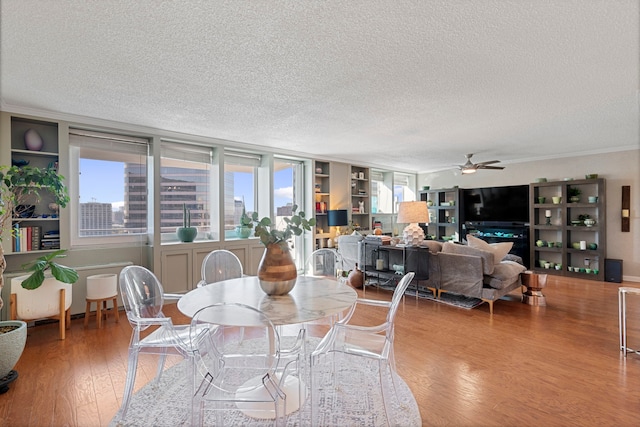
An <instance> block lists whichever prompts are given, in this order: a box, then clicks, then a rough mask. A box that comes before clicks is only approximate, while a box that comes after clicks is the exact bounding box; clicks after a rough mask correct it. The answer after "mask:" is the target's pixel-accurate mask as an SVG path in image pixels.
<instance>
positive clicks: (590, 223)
mask: <svg viewBox="0 0 640 427" xmlns="http://www.w3.org/2000/svg"><path fill="white" fill-rule="evenodd" d="M595 224H596V220H595V219H593V218H587V219H585V220H584V225H586V226H587V227H593V226H594V225H595Z"/></svg>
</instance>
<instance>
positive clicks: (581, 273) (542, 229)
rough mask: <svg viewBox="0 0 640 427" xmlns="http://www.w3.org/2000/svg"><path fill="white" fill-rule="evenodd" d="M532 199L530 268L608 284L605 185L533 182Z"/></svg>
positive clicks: (600, 180) (600, 181)
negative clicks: (604, 281) (605, 262)
mask: <svg viewBox="0 0 640 427" xmlns="http://www.w3.org/2000/svg"><path fill="white" fill-rule="evenodd" d="M576 193H579V195H575V194H576ZM529 194H530V198H531V199H530V222H531V225H530V227H531V232H530V234H531V237H530V242H531V243H530V262H531V269H533V270H534V271H538V272H540V273H549V274H558V275H562V276H570V277H579V278H582V279H592V280H604V260H605V257H606V253H607V251H606V241H607V239H606V188H605V180H604V179H603V178H597V179H581V180H567V181H553V182H539V183H533V184H530V191H529Z"/></svg>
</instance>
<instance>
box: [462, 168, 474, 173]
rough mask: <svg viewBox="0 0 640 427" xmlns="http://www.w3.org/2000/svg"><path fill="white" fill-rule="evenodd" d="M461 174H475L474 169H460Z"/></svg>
mask: <svg viewBox="0 0 640 427" xmlns="http://www.w3.org/2000/svg"><path fill="white" fill-rule="evenodd" d="M462 173H463V174H469V173H476V170H475V169H462Z"/></svg>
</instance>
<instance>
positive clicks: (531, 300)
mask: <svg viewBox="0 0 640 427" xmlns="http://www.w3.org/2000/svg"><path fill="white" fill-rule="evenodd" d="M522 285H523V286H526V287H527V291H526V292H524V293H523V294H522V302H523V303H525V304H529V305H537V306H545V305H547V299H546V298H545V296H544V295H543V294H542V289H543V288H545V287H546V286H547V275H546V274H536V273H534V272H533V271H529V270H527V271H525V272H524V273H522Z"/></svg>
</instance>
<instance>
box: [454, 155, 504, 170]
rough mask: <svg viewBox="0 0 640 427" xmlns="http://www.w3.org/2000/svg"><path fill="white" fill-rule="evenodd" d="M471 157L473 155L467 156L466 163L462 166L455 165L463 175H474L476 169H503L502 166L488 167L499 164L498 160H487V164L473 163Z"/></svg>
mask: <svg viewBox="0 0 640 427" xmlns="http://www.w3.org/2000/svg"><path fill="white" fill-rule="evenodd" d="M471 156H473V153H471V154H467V162H466V163H465V164H464V165H457V166H458V167H459V168H460V170H461V171H462V173H464V174H469V173H476V171H477V170H478V169H496V170H500V169H504V166H490V165H492V164H494V163H499V162H500V160H489V161H487V162H479V163H473V162H472V161H471Z"/></svg>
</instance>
